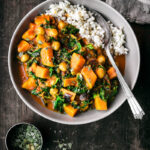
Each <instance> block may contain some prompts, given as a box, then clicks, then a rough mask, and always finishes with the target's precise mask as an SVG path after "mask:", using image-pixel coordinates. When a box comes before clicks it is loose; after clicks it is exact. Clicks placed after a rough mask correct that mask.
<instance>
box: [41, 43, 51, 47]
mask: <svg viewBox="0 0 150 150" xmlns="http://www.w3.org/2000/svg"><path fill="white" fill-rule="evenodd" d="M50 46H51V44H50V43H48V42H44V43H43V44H42V45H41V44H38V48H47V47H48V48H50Z"/></svg>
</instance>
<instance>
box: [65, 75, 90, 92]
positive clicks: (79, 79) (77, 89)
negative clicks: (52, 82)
mask: <svg viewBox="0 0 150 150" xmlns="http://www.w3.org/2000/svg"><path fill="white" fill-rule="evenodd" d="M77 82H78V86H77V87H74V86H68V87H67V89H69V90H71V91H73V92H75V93H77V94H82V93H88V92H89V90H88V88H87V87H86V86H85V81H84V79H83V77H82V76H80V75H77Z"/></svg>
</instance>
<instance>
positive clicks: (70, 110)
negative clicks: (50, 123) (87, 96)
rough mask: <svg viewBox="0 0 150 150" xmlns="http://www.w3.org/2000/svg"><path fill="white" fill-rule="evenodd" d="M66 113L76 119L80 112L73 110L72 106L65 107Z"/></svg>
mask: <svg viewBox="0 0 150 150" xmlns="http://www.w3.org/2000/svg"><path fill="white" fill-rule="evenodd" d="M64 111H65V112H66V114H68V115H69V116H71V117H74V116H75V115H76V113H77V111H78V109H75V108H73V107H72V106H71V105H67V106H65V107H64Z"/></svg>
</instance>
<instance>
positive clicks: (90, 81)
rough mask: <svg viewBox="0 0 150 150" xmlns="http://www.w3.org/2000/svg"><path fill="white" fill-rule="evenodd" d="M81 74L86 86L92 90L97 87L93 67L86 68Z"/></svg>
mask: <svg viewBox="0 0 150 150" xmlns="http://www.w3.org/2000/svg"><path fill="white" fill-rule="evenodd" d="M81 74H82V75H83V77H84V79H85V81H86V85H87V87H88V88H89V89H92V88H93V86H94V85H95V82H96V79H97V76H96V74H95V73H94V71H93V70H92V68H91V66H86V67H84V68H83V69H82V70H81Z"/></svg>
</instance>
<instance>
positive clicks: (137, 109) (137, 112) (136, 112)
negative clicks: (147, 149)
mask: <svg viewBox="0 0 150 150" xmlns="http://www.w3.org/2000/svg"><path fill="white" fill-rule="evenodd" d="M94 13H95V14H96V20H97V22H98V23H99V24H100V25H101V27H102V28H103V29H104V30H105V38H104V44H105V50H106V54H107V56H108V58H109V60H110V62H111V64H112V66H113V67H114V68H115V70H116V73H117V77H118V80H119V82H120V84H121V87H122V89H123V91H124V93H125V96H126V98H127V100H128V103H129V106H130V108H131V111H132V113H133V116H134V118H135V119H142V118H143V116H144V115H145V113H144V111H143V109H142V108H141V106H140V105H139V103H138V101H137V100H136V98H135V97H134V95H133V93H132V92H131V90H130V88H129V86H128V85H127V83H126V81H125V80H124V78H123V76H122V74H121V73H120V71H119V69H118V67H117V65H116V63H115V61H114V59H113V57H112V54H111V52H110V44H111V39H112V34H111V31H110V27H109V25H108V23H107V22H106V20H105V19H104V18H103V17H102V16H101V14H100V13H98V12H95V11H94Z"/></svg>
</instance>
